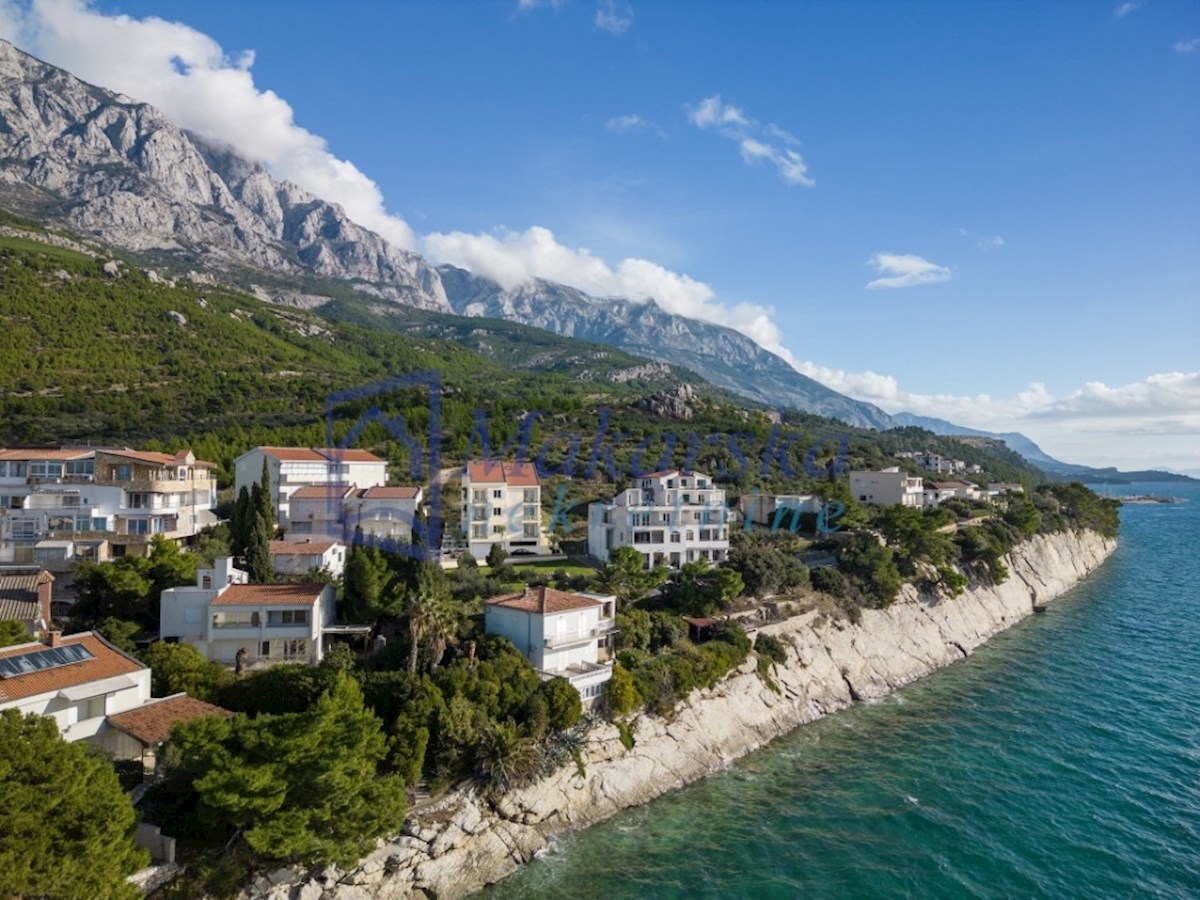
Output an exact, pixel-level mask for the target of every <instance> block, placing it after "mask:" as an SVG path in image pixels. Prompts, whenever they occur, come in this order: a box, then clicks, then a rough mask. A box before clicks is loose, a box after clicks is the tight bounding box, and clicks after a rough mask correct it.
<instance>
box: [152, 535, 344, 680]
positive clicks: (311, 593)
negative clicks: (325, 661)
mask: <svg viewBox="0 0 1200 900" xmlns="http://www.w3.org/2000/svg"><path fill="white" fill-rule="evenodd" d="M335 615H336V607H335V597H334V590H333V585H330V584H319V583H312V584H249V583H248V576H247V574H246V573H245V572H243V571H242V570H240V569H237V568H235V567H234V565H233V560H232V559H231V558H229V557H223V558H220V559H217V560H216V561H215V563H214V564H213V566H212V568H207V569H200V571H199V572H198V573H197V576H196V584H195V585H194V586H191V587H181V588H170V589H168V590H165V591H163V592H162V600H161V603H160V612H159V636H160V637H162V639H163V640H168V641H178V642H182V643H186V644H191V645H192V646H193V647H195V648H196V649H197V650H199V651H200V652H201V653H203V654H204V655H205V656H207V657H208V658H209V659H212V660H216V661H217V662H221V663H225V664H226V665H235V664H237V662H238V657H239V654H240V655H241V660H242V664H243V665H245V666H254V665H261V664H271V663H276V662H303V663H309V664H310V665H315V664H317V663H319V662H320V661H321V659H322V658H323V657H324V653H325V647H324V633H325V630H326V629H327V628H329V627H330V626H332V625H333V623H334V617H335ZM243 651H244V652H243Z"/></svg>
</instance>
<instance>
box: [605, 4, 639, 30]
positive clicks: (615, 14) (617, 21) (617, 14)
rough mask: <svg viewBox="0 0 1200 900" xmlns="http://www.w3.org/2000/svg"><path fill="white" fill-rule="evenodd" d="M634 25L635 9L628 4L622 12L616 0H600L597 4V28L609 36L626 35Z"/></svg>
mask: <svg viewBox="0 0 1200 900" xmlns="http://www.w3.org/2000/svg"><path fill="white" fill-rule="evenodd" d="M631 25H633V7H632V6H630V5H629V4H628V3H626V4H624V8H623V9H622V10H620V11H618V9H617V3H616V0H599V2H597V3H596V27H597V28H599V29H600V30H601V31H607V32H608V33H609V34H624V33H625V32H626V31H628V30H629V28H630V26H631Z"/></svg>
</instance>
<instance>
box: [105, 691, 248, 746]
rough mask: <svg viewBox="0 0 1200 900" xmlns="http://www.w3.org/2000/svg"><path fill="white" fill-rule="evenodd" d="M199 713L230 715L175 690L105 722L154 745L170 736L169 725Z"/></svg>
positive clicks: (205, 714)
mask: <svg viewBox="0 0 1200 900" xmlns="http://www.w3.org/2000/svg"><path fill="white" fill-rule="evenodd" d="M201 716H224V717H225V718H227V719H228V718H232V716H233V713H231V712H230V711H229V710H227V709H224V708H222V707H220V706H214V705H213V704H211V703H205V702H204V701H203V700H197V699H196V698H195V697H189V696H188V695H187V694H175V695H174V696H171V697H163V698H162V699H160V700H151V701H150V702H149V703H145V704H143V705H142V706H139V707H138V708H137V709H131V710H129V711H127V712H123V713H117V714H116V715H114V716H109V717H108V724H109V725H111V726H113V727H114V728H119V729H120V730H121V731H124V732H125V733H126V734H128V735H129V736H130V737H133V738H135V739H137V740H139V741H141V742H142V743H143V744H146V745H147V746H155V745H157V744H161V743H162V742H163V741H165V740H166V739H167V738H169V737H170V736H171V727H172V726H173V725H175V724H176V723H177V722H190V721H191V720H192V719H198V718H200V717H201Z"/></svg>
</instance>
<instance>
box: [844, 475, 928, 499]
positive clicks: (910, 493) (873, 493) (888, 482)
mask: <svg viewBox="0 0 1200 900" xmlns="http://www.w3.org/2000/svg"><path fill="white" fill-rule="evenodd" d="M924 491H925V486H924V482H923V481H922V479H921V478H920V477H919V476H916V475H909V474H908V473H907V472H901V471H900V467H899V466H891V467H890V468H887V469H881V470H880V471H878V472H851V473H850V495H851V496H852V497H853V498H854V499H855V500H857V501H858V502H859V503H869V504H870V505H872V506H892V505H894V504H899V505H901V506H918V507H919V506H922V505H924V502H925V495H924Z"/></svg>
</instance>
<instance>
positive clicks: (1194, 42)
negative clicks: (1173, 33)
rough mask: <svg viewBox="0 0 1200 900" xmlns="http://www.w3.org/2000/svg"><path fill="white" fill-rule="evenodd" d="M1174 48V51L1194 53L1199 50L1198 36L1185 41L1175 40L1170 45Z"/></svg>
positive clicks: (1199, 38)
mask: <svg viewBox="0 0 1200 900" xmlns="http://www.w3.org/2000/svg"><path fill="white" fill-rule="evenodd" d="M1171 46H1172V47H1173V48H1175V52H1176V53H1195V52H1196V51H1197V50H1200V37H1194V38H1191V39H1189V40H1186V41H1176V42H1175V43H1174V44H1172V45H1171Z"/></svg>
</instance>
